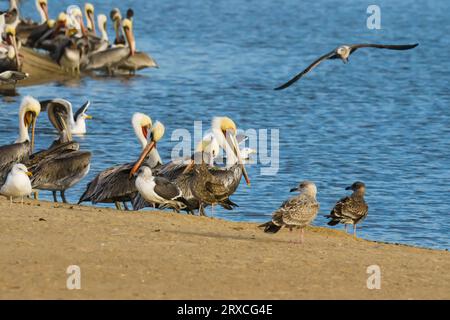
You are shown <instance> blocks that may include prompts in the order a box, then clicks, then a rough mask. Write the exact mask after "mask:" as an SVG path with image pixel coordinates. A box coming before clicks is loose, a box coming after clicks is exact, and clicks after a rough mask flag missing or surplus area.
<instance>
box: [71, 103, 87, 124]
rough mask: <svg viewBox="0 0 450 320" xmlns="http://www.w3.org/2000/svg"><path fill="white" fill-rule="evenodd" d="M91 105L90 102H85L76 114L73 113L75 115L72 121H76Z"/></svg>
mask: <svg viewBox="0 0 450 320" xmlns="http://www.w3.org/2000/svg"><path fill="white" fill-rule="evenodd" d="M90 105H91V101H89V100H88V101H86V102H85V103H84V104H83V105H82V106H81V107H80V108H79V109H78V110H77V112H75V114H74V115H73V120H74V121H77V118H78V117H79V116H80V115H81V114H83V113H86V111H87V109H88V108H89V106H90Z"/></svg>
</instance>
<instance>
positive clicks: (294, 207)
mask: <svg viewBox="0 0 450 320" xmlns="http://www.w3.org/2000/svg"><path fill="white" fill-rule="evenodd" d="M294 191H299V192H300V194H299V195H297V196H295V197H292V198H290V199H288V200H286V201H285V202H283V204H282V205H281V207H280V208H279V209H278V210H277V211H275V212H274V213H273V214H272V220H271V221H269V222H266V223H264V224H262V225H260V226H259V227H260V228H264V232H267V233H276V232H278V231H279V230H280V229H281V228H282V227H287V228H289V229H292V228H299V229H300V243H303V237H304V228H305V227H306V226H307V225H309V224H310V223H311V222H312V221H313V220H314V218H315V217H316V216H317V213H318V212H319V207H320V206H319V202H317V200H316V194H317V187H316V185H315V184H314V183H313V182H311V181H302V182H301V183H300V184H299V186H298V187H297V188H293V189H291V192H294Z"/></svg>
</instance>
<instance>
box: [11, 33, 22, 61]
mask: <svg viewBox="0 0 450 320" xmlns="http://www.w3.org/2000/svg"><path fill="white" fill-rule="evenodd" d="M10 38H11V43H12V45H13V48H14V52H15V53H16V64H17V69H18V70H20V59H19V49H18V48H17V41H16V37H15V36H14V35H11V36H10Z"/></svg>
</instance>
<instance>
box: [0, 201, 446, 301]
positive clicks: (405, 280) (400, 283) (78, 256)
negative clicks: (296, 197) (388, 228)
mask: <svg viewBox="0 0 450 320" xmlns="http://www.w3.org/2000/svg"><path fill="white" fill-rule="evenodd" d="M296 236H297V234H294V233H290V232H289V231H287V230H283V231H282V232H280V233H279V234H276V235H266V234H264V233H262V232H261V231H260V230H259V229H258V228H257V227H256V225H255V224H249V223H232V222H226V221H222V220H217V219H212V218H203V217H194V216H187V215H180V214H172V213H169V212H148V211H147V212H118V211H115V210H110V209H100V208H93V207H80V206H70V205H61V204H56V205H55V204H52V203H47V202H36V201H30V200H28V201H26V204H25V205H24V206H23V207H22V206H21V205H20V204H16V205H13V206H12V208H11V209H10V207H9V202H7V201H6V200H3V198H2V199H0V246H1V248H0V298H2V299H5V298H6V299H11V298H25V299H37V298H44V299H50V298H51V299H53V298H56V299H76V298H87V299H91V298H95V299H104V298H112V299H136V298H137V299H144V298H145V299H154V298H157V299H197V298H205V299H219V298H224V299H388V298H394V299H410V298H412V299H434V298H437V299H449V298H450V275H449V272H448V270H449V269H450V253H449V252H445V251H434V250H427V249H418V248H412V247H407V246H396V245H388V244H379V243H374V242H369V241H364V240H360V239H353V238H352V237H351V236H348V235H345V234H344V233H343V232H339V231H334V230H330V229H325V228H309V229H308V230H307V232H306V243H305V244H304V245H296V244H293V243H290V242H289V241H290V240H292V239H295V238H296ZM373 264H377V265H379V266H380V267H381V272H382V282H381V289H380V290H369V289H367V287H366V280H367V277H368V276H369V275H368V274H366V268H367V267H368V266H369V265H373ZM69 265H78V266H80V268H81V286H82V289H81V290H68V289H67V288H66V279H67V275H66V268H67V267H68V266H69Z"/></svg>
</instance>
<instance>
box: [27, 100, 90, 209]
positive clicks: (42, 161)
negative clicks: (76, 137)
mask: <svg viewBox="0 0 450 320" xmlns="http://www.w3.org/2000/svg"><path fill="white" fill-rule="evenodd" d="M61 110H63V112H61ZM47 112H48V114H49V119H50V121H51V123H52V124H53V125H54V126H55V128H57V129H58V130H59V131H60V135H62V136H65V137H67V138H68V139H67V140H68V141H67V142H66V141H62V142H61V143H57V144H56V145H55V144H53V145H52V146H51V147H50V149H49V151H48V152H46V153H45V154H44V155H43V156H42V157H39V160H37V161H33V162H34V165H33V166H31V167H30V170H31V171H32V172H33V177H32V179H31V184H32V186H33V189H37V190H48V191H52V193H53V200H54V201H55V202H58V199H57V197H56V192H57V191H59V192H60V194H61V199H62V201H63V202H64V203H67V200H66V196H65V192H66V190H67V189H69V188H71V187H73V186H74V185H75V184H77V183H78V182H80V181H81V180H82V179H83V178H84V177H85V176H86V175H87V174H88V172H89V169H90V162H91V153H90V152H89V151H79V144H78V143H77V142H73V141H71V140H72V139H71V134H70V129H69V127H68V125H67V114H68V111H67V110H64V109H62V106H60V105H57V104H51V105H49V107H48V110H47ZM67 131H69V132H67ZM33 160H34V159H33Z"/></svg>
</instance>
